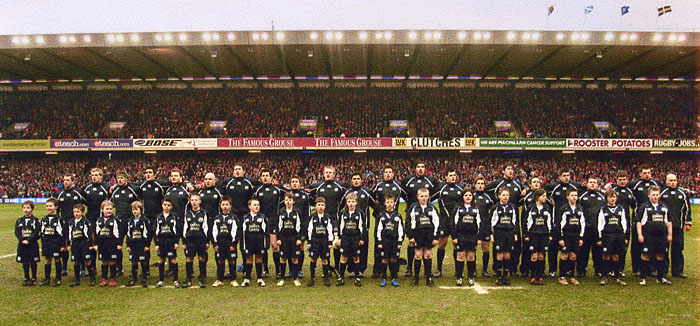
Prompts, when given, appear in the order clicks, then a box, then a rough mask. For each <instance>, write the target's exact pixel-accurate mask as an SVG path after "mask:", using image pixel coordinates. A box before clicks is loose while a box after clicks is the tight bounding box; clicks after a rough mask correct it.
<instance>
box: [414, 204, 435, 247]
mask: <svg viewBox="0 0 700 326" xmlns="http://www.w3.org/2000/svg"><path fill="white" fill-rule="evenodd" d="M406 220H407V221H408V223H406V224H408V225H406V235H408V237H409V238H411V239H413V238H414V234H415V232H416V231H417V230H423V231H428V232H432V234H433V238H435V239H436V240H437V239H438V229H439V228H440V214H439V213H438V210H437V208H435V205H433V204H431V203H428V205H426V206H424V207H423V206H421V205H420V203H414V204H413V205H411V206H410V207H408V211H407V213H406Z"/></svg>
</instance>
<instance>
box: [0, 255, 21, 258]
mask: <svg viewBox="0 0 700 326" xmlns="http://www.w3.org/2000/svg"><path fill="white" fill-rule="evenodd" d="M14 256H17V254H9V255H3V256H0V258H10V257H14Z"/></svg>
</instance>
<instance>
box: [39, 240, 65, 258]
mask: <svg viewBox="0 0 700 326" xmlns="http://www.w3.org/2000/svg"><path fill="white" fill-rule="evenodd" d="M61 248H63V244H62V243H59V242H57V241H55V240H53V239H52V240H48V239H47V240H42V242H41V255H42V256H44V257H46V259H49V258H58V257H61Z"/></svg>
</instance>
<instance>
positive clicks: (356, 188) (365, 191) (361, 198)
mask: <svg viewBox="0 0 700 326" xmlns="http://www.w3.org/2000/svg"><path fill="white" fill-rule="evenodd" d="M363 183H364V181H363V180H362V174H360V173H357V172H355V173H353V174H352V176H351V177H350V188H349V189H348V190H347V191H345V194H343V198H342V199H341V202H342V203H343V205H342V207H343V208H345V202H346V200H345V198H347V196H348V195H349V194H355V196H357V207H356V208H355V209H356V210H357V211H359V212H361V213H362V216H363V217H364V218H365V220H364V221H363V223H364V225H365V226H366V227H367V228H369V225H370V224H369V215H370V213H369V209H370V208H372V209H375V208H376V207H377V202H376V201H375V198H374V196H372V191H371V190H369V188H367V187H365V186H364V185H363ZM364 236H365V237H366V238H363V239H362V241H363V242H364V243H363V244H362V245H361V246H360V264H359V266H358V267H357V273H358V275H357V277H359V278H363V277H364V276H363V273H364V272H365V270H366V269H367V258H368V255H369V250H368V249H369V232H365V234H364ZM350 276H351V277H352V276H355V275H353V273H350Z"/></svg>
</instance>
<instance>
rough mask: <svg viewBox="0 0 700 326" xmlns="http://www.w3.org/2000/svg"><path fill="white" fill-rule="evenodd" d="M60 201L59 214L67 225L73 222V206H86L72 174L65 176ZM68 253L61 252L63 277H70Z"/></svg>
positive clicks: (59, 195) (58, 196) (59, 196)
mask: <svg viewBox="0 0 700 326" xmlns="http://www.w3.org/2000/svg"><path fill="white" fill-rule="evenodd" d="M56 199H58V213H59V214H60V215H61V219H63V223H64V224H65V225H68V224H70V222H71V221H73V206H75V205H77V204H85V196H84V195H83V193H82V191H81V190H80V189H78V188H76V187H75V176H73V174H71V173H66V174H64V175H63V189H61V190H60V191H59V192H58V194H57V195H56ZM68 256H69V254H68V251H67V250H66V251H63V252H61V260H62V262H63V271H62V272H61V274H62V275H63V276H67V275H68Z"/></svg>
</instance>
